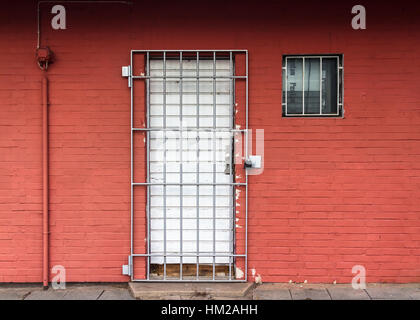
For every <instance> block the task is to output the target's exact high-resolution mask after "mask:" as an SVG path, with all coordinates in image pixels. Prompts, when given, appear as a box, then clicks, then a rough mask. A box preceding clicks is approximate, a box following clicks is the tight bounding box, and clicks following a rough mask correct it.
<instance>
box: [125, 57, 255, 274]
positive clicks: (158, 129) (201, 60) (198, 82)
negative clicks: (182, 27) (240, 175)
mask: <svg viewBox="0 0 420 320" xmlns="http://www.w3.org/2000/svg"><path fill="white" fill-rule="evenodd" d="M135 55H142V56H144V59H145V64H144V70H145V73H144V74H143V73H139V74H134V71H133V70H134V66H133V57H134V56H135ZM236 55H244V56H245V75H235V67H234V58H235V56H236ZM176 60H178V61H177V62H176ZM221 60H224V61H227V64H226V65H227V68H226V69H227V70H226V71H227V74H220V73H222V72H221V71H220V70H219V69H218V64H219V63H220V61H221ZM130 61H131V65H130V76H129V85H130V87H131V166H130V167H131V206H130V207H131V252H130V256H129V264H130V270H131V272H130V274H131V280H132V281H157V282H159V281H168V282H177V281H199V282H209V281H211V282H212V281H215V282H224V281H247V271H246V270H247V241H248V240H247V239H248V238H247V228H248V226H247V224H248V221H247V218H248V199H247V198H248V176H247V174H246V171H245V182H235V179H234V171H233V152H234V150H235V143H234V140H235V139H234V135H235V134H241V135H243V136H244V139H245V157H247V155H248V53H247V51H246V50H132V51H131V57H130ZM156 61H158V62H156ZM192 61H195V64H196V66H195V73H194V72H192V73H193V74H191V72H190V74H188V72H189V71H191V70H192V69H189V70H187V69H184V62H185V64H188V63H189V62H192ZM174 62H175V63H177V64H176V67H175V68H174V65H173V63H174ZM160 63H162V67H161V70H160V69H159V70H158V67H156V66H159V64H160ZM152 64H153V65H155V67H153V66H152ZM210 64H211V70H210V69H209V70H207V69H205V67H206V66H209V65H210ZM177 66H179V68H178V69H179V70H178V69H177ZM184 70H185V73H184ZM175 71H179V74H174V72H175ZM207 71H208V72H207ZM242 80H244V81H245V100H246V101H245V104H246V110H245V112H246V114H245V118H246V120H245V121H246V124H245V128H244V129H235V119H234V114H235V108H234V105H235V98H234V95H235V82H236V81H242ZM136 81H145V88H146V94H145V101H146V108H145V114H146V123H145V124H146V127H144V128H143V127H140V126H138V125H137V124H135V123H134V110H135V107H134V103H135V101H134V90H133V88H134V85H135V82H136ZM209 81H210V82H211V90H210V91H211V93H207V92H205V91H203V90H205V89H202V88H201V87H202V86H204V88H205V86H206V83H208V82H209ZM174 82H176V84H177V87H178V89H177V91H175V94H174V92H172V91H171V90H172V89H171V88H172V85H173V83H174ZM191 82H195V95H196V98H195V99H196V100H195V104H194V103H193V104H191V101H187V100H188V99H187V100H185V101H184V95H185V94H186V93H185V92H184V85H185V86H187V87H188V85H189V84H191ZM156 83H158V84H159V85H160V84H161V85H162V90H161V91H153V90H156V89H152V88H153V87H154V86H156ZM224 84H226V89H227V90H228V93H227V96H228V102H227V109H228V116H229V121H228V123H227V125H225V124H223V120H224V118H223V116H220V115H219V114H218V111H217V110H218V107H220V106H221V104H220V103H222V102H219V100H221V97H222V93H221V92H219V91H218V90H223V89H219V87H218V85H219V86H220V87H222V88H223V85H224ZM192 87H194V85H192V86H191V88H192ZM153 92H157V93H156V94H155V93H153ZM186 92H187V93H188V89H187V90H186ZM202 92H205V93H202ZM152 94H154V95H153V96H152ZM206 94H208V95H210V94H211V96H212V101H211V103H210V105H211V110H212V113H211V115H210V116H209V117H210V118H211V124H210V123H206V122H205V121H203V123H201V121H200V120H206V115H205V112H204V113H202V112H201V111H200V109H201V108H203V110H204V106H205V102H203V101H200V98H203V100H205V98H206V97H205V95H206ZM174 95H175V96H176V97H177V98H179V99H178V100H177V103H175V105H176V106H174V101H173V100H174ZM219 95H220V96H219ZM160 96H161V100H162V101H161V102H159V103H158V105H159V106H160V105H161V107H162V122H161V125H156V123H154V121H156V119H158V118H159V117H160V116H159V115H158V116H154V112H156V110H158V109H159V108H160V107H157V106H156V102H155V101H154V100H156V99H157V97H159V98H160ZM168 99H169V100H168ZM191 105H193V106H194V105H195V107H196V110H195V120H194V122H195V123H193V125H192V126H189V127H186V126H185V124H184V120H185V121H186V122H188V118H189V117H190V114H188V111H187V113H186V114H184V111H183V110H184V108H188V107H190V106H191ZM176 108H179V109H178V110H179V111H178V114H177V116H178V121H179V126H176V125H173V124H171V123H170V122H171V120H170V119H173V112H174V111H173V110H175V109H176ZM186 110H187V109H186ZM184 116H185V117H186V118H185V119H184ZM171 117H172V118H171ZM168 120H169V121H168ZM207 120H209V119H207ZM219 122H220V123H219ZM209 124H210V125H209ZM135 132H144V134H145V135H146V139H145V142H146V151H147V152H146V153H147V155H146V171H147V174H146V181H145V182H141V181H134V164H133V163H134V161H135V160H136V159H134V150H133V139H134V137H133V135H134V134H135ZM172 132H176V133H177V134H179V141H180V142H179V167H178V169H177V170H178V172H177V173H176V174H179V180H178V181H171V178H169V177H170V174H171V173H172V171H171V170H172V169H171V168H172V166H171V162H170V159H171V155H170V154H171V149H168V148H170V145H171V143H172V140H171V136H170V134H171V133H172ZM185 133H193V134H195V139H196V151H195V154H196V162H195V169H193V172H195V174H196V176H195V179H196V180H195V181H188V179H186V180H184V174H185V175H186V174H187V173H189V172H190V171H188V170H189V167H188V166H187V165H186V166H185V167H184V158H183V153H184V147H183V146H184V134H185ZM203 134H209V135H210V136H211V145H212V146H211V147H210V149H209V150H211V159H212V165H211V181H208V180H206V177H207V176H206V171H203V168H202V167H201V166H200V164H202V163H201V162H200V160H199V159H200V156H201V153H202V152H203V151H202V150H201V149H200V144H201V142H202V139H203V138H202V137H203ZM225 134H229V136H228V137H230V138H228V139H227V140H228V141H230V142H229V144H227V147H226V150H227V151H225V152H226V154H229V155H230V160H229V170H228V173H226V169H225V174H228V175H229V179H228V180H227V181H225V179H221V181H219V179H220V178H221V177H222V176H220V174H221V172H220V164H219V162H220V161H219V162H218V159H219V158H218V157H219V156H220V154H221V151H220V150H219V149H218V147H217V143H216V142H217V141H218V139H220V140H221V141H224V140H223V139H226V138H224V137H225ZM159 137H162V138H161V139H162V144H163V149H161V150H162V151H163V153H162V158H161V159H162V161H161V164H162V175H161V176H162V177H161V180H158V181H157V180H156V179H155V178H154V175H155V173H156V172H152V167H153V166H154V165H156V164H155V163H154V160H153V159H154V158H153V156H152V154H153V152H155V151H156V150H155V149H154V148H155V145H153V143H155V144H156V142H153V141H155V140H156V141H157V139H159ZM229 139H230V140H229ZM187 140H188V136H187ZM229 146H230V147H229ZM159 150H160V149H158V151H159ZM203 167H204V169H205V167H206V166H205V165H204V164H203ZM185 170H187V171H185ZM203 172H204V173H203ZM200 174H201V175H203V179H200ZM222 178H223V177H222ZM136 186H145V187H146V190H147V196H146V218H147V219H146V221H147V227H146V236H147V239H146V241H147V244H146V253H138V252H135V251H136V250H135V247H134V237H135V235H134V219H135V212H134V209H135V205H134V196H133V194H134V187H136ZM205 187H209V188H211V189H210V190H212V191H211V195H210V197H211V206H210V207H211V214H210V216H206V214H205V213H201V212H200V208H203V207H201V204H200V199H201V200H203V199H205V198H206V197H208V195H207V193H206V191H205V190H206V189H203V191H201V188H205ZM224 187H226V188H227V189H226V190H229V192H228V196H229V201H228V210H227V212H228V218H225V217H224V216H222V217H219V216H218V214H220V213H219V211H218V210H220V209H219V207H218V201H220V199H222V198H221V197H223V196H226V195H225V194H222V195H219V193H220V190H219V189H218V188H224ZM239 187H244V188H245V193H246V194H245V240H244V241H245V245H244V252H241V253H235V246H234V238H235V227H234V226H235V223H234V219H235V212H236V208H235V201H234V199H235V193H236V188H239ZM155 188H161V189H159V190H161V194H160V193H158V196H156V195H155V194H154V192H156V190H157V189H155ZM173 188H175V189H173ZM188 188H194V189H192V190H195V191H193V194H194V196H195V207H196V210H195V213H194V214H193V216H191V215H190V212H189V211H188V210H187V209H189V207H185V206H186V205H187V203H188V198H186V200H185V201H186V202H184V197H188V196H190V192H191V191H190V189H188ZM174 190H177V192H178V193H176V194H175V196H176V197H178V196H179V199H178V200H179V205H176V206H175V207H176V209H177V210H179V218H177V216H173V213H174V211H176V210H174V205H173V203H172V200H171V197H173V196H172V193H173V192H174ZM222 190H223V189H222ZM218 192H219V193H218ZM156 198H157V199H158V200H162V219H161V220H162V229H160V227H158V229H156V226H154V224H155V225H157V226H160V224H158V223H157V221H158V220H160V218H158V215H157V213H158V212H159V210H158V209H157V208H158V207H156V204H154V203H155V202H156ZM206 208H207V207H206ZM220 208H223V205H222V207H220ZM184 210H187V211H184ZM153 212H154V213H153ZM194 220H195V240H193V242H194V241H195V248H193V249H191V248H188V246H187V247H184V241H186V242H185V243H186V244H187V243H188V241H189V239H188V237H189V236H190V235H188V234H187V236H185V235H184V232H188V231H190V230H191V229H189V227H188V224H187V225H186V228H184V223H185V222H188V221H192V222H194ZM222 220H228V223H227V225H224V224H223V223H221V222H223V221H222ZM206 221H209V222H211V223H212V224H211V234H212V236H211V242H212V243H211V244H212V245H211V247H208V246H207V245H206V243H207V242H206V241H209V240H207V239H206V234H207V233H206V232H207V229H206V225H205V224H206V223H207V222H206ZM220 221H221V222H220ZM177 222H179V227H175V229H172V228H171V227H173V225H172V226H171V224H173V223H175V226H176V223H177ZM219 222H220V224H219ZM203 223H204V227H203V226H202V224H203ZM207 226H209V225H207ZM203 228H204V229H203ZM156 230H158V232H162V238H163V240H162V241H161V242H162V248H161V249H162V251H160V249H159V248H160V247H159V244H160V240H156V239H158V238H159V237H157V236H156V232H155V231H156ZM173 230H175V231H176V230H178V231H177V232H179V233H178V236H177V239H178V240H179V244H178V245H177V246H174V244H175V242H177V241H178V240H177V239H175V240H174V239H171V237H172V236H173V232H172V231H173ZM225 231H226V232H228V237H227V240H226V239H225V238H224V236H221V235H222V233H221V232H225ZM219 238H220V239H219ZM153 239H155V240H153ZM153 241H155V242H156V243H155V242H153ZM224 242H228V249H227V250H226V251H223V244H224ZM201 245H203V248H201ZM174 247H175V248H177V249H174ZM156 248H157V249H156ZM134 258H145V259H146V262H147V263H146V264H147V266H146V270H145V277H144V278H140V279H138V278H137V277H136V276H135V275H134V266H133V264H134ZM191 259H192V260H191ZM236 259H243V260H242V261H243V263H244V265H245V272H244V275H245V276H244V277H243V278H240V279H236V278H234V274H233V269H234V266H235V261H236ZM174 261H175V263H177V264H179V277H175V278H174V277H173V276H171V275H169V274H168V263H173V262H174ZM191 262H192V263H193V265H195V272H194V276H191V275H189V276H186V275H184V274H183V270H184V268H183V265H184V264H191ZM156 263H157V264H158V265H162V266H163V275H162V276H159V277H157V276H156V275H155V274H154V273H153V271H152V269H151V266H152V265H155V264H156ZM209 264H210V267H211V270H212V272H211V276H210V277H208V276H207V277H206V276H202V275H200V266H202V265H209ZM220 265H222V266H224V265H226V267H227V268H228V274H227V276H224V277H219V276H218V275H217V274H216V269H217V266H220Z"/></svg>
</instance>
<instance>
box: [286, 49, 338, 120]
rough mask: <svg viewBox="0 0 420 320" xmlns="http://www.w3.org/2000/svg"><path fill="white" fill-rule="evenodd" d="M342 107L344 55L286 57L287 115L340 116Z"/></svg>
mask: <svg viewBox="0 0 420 320" xmlns="http://www.w3.org/2000/svg"><path fill="white" fill-rule="evenodd" d="M342 111H343V57H342V55H323V56H319V55H318V56H315V55H307V56H285V57H284V58H283V116H287V117H339V116H341V115H342Z"/></svg>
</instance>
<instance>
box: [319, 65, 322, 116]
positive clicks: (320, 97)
mask: <svg viewBox="0 0 420 320" xmlns="http://www.w3.org/2000/svg"><path fill="white" fill-rule="evenodd" d="M319 113H320V114H322V57H321V58H320V61H319Z"/></svg>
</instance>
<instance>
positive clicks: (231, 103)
mask: <svg viewBox="0 0 420 320" xmlns="http://www.w3.org/2000/svg"><path fill="white" fill-rule="evenodd" d="M229 75H230V76H232V77H233V58H232V51H230V52H229ZM233 79H234V78H230V80H229V117H230V127H231V128H232V129H233V128H234V119H233V117H234V112H233V109H234V108H233V102H234V100H233V81H234V80H233ZM230 141H231V143H233V145H235V134H233V137H232V138H230ZM232 151H233V150H232V146H231V147H230V148H229V160H230V163H229V182H230V183H233V177H232V167H233V161H232V160H233V156H232ZM235 190H236V189H235V187H234V186H233V185H232V186H231V187H230V192H231V195H230V197H229V206H230V217H229V253H230V254H232V253H233V218H234V213H233V210H234V206H233V202H234V201H233V197H234V195H235ZM232 258H233V257H232V256H229V280H232Z"/></svg>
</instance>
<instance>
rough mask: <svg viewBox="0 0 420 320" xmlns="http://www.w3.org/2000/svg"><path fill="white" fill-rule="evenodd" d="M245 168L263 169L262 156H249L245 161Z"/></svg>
mask: <svg viewBox="0 0 420 320" xmlns="http://www.w3.org/2000/svg"><path fill="white" fill-rule="evenodd" d="M244 168H245V169H261V156H249V157H248V159H245V162H244Z"/></svg>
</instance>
